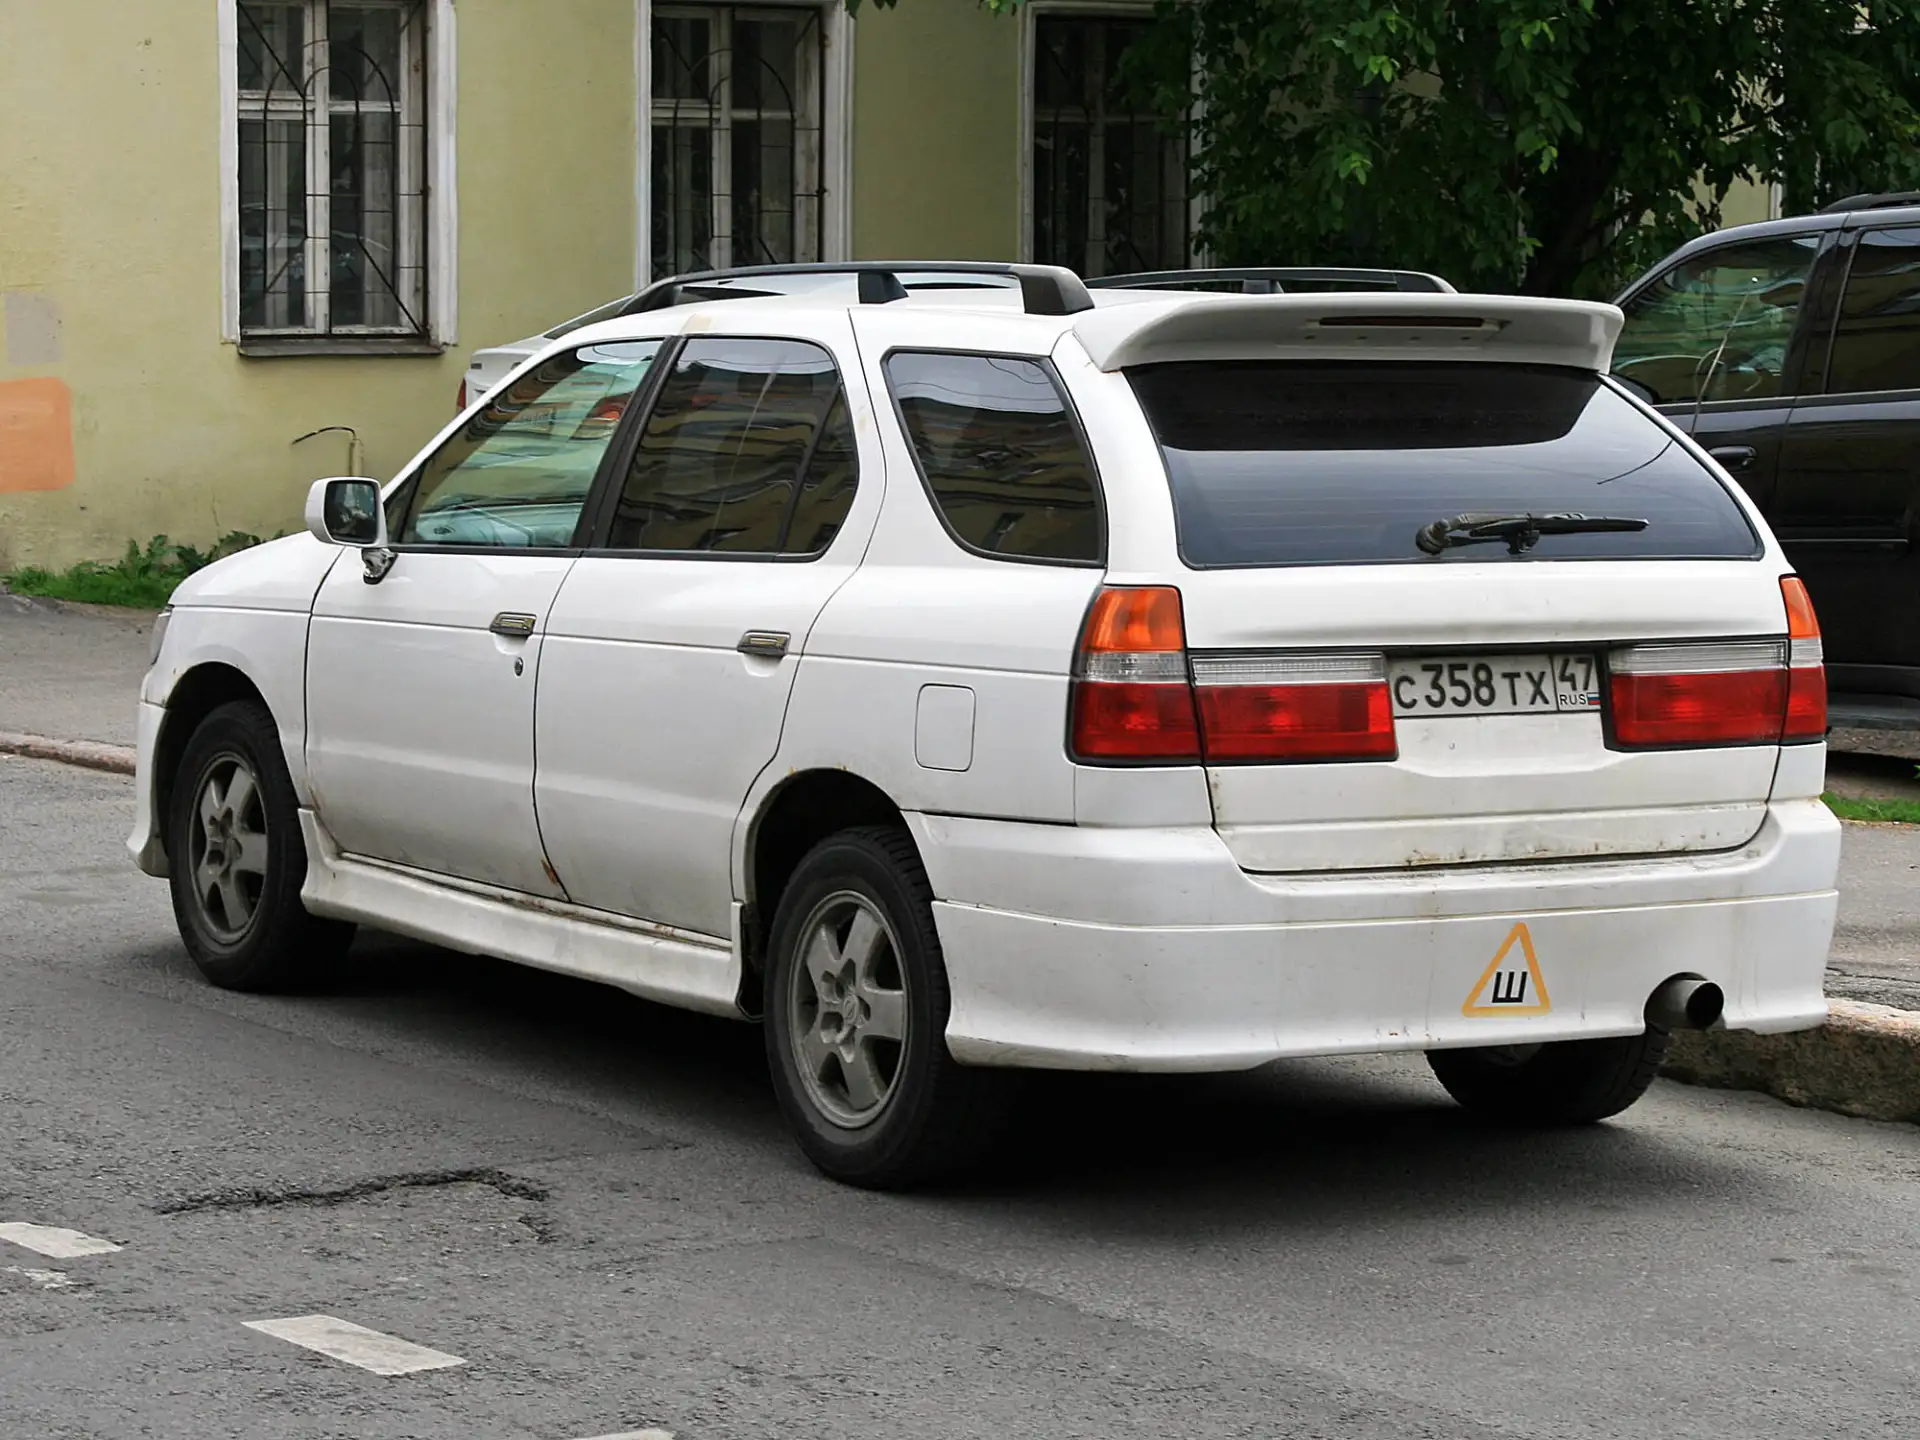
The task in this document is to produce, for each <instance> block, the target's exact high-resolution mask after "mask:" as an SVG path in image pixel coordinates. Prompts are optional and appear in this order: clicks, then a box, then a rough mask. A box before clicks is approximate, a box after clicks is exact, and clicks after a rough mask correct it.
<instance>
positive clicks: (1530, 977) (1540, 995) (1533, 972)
mask: <svg viewBox="0 0 1920 1440" xmlns="http://www.w3.org/2000/svg"><path fill="white" fill-rule="evenodd" d="M1516 951H1517V953H1516ZM1551 1009H1553V1001H1552V1000H1550V999H1548V998H1547V982H1546V979H1545V978H1544V977H1543V976H1542V975H1541V974H1540V957H1539V956H1537V955H1535V954H1534V953H1533V935H1532V934H1531V933H1530V932H1529V931H1528V929H1527V926H1526V922H1525V921H1524V920H1523V921H1521V922H1520V923H1519V924H1517V925H1515V926H1514V927H1513V929H1511V930H1509V931H1508V932H1507V938H1506V939H1505V940H1504V941H1502V942H1501V944H1500V949H1499V950H1498V951H1497V952H1496V953H1495V955H1494V957H1493V959H1492V960H1491V961H1489V962H1488V964H1487V968H1486V969H1485V970H1483V971H1481V972H1480V978H1479V979H1478V980H1476V981H1475V982H1474V984H1473V992H1472V993H1471V994H1469V995H1468V996H1467V1003H1466V1004H1464V1005H1462V1006H1461V1007H1460V1013H1461V1014H1462V1015H1545V1014H1546V1013H1547V1012H1548V1011H1549V1010H1551Z"/></svg>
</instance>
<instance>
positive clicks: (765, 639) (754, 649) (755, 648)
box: [734, 630, 793, 660]
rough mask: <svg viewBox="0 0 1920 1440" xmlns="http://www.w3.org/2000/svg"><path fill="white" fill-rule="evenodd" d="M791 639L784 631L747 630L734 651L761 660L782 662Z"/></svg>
mask: <svg viewBox="0 0 1920 1440" xmlns="http://www.w3.org/2000/svg"><path fill="white" fill-rule="evenodd" d="M792 639H793V637H792V636H791V635H789V634H788V633H787V632H786V631H784V630H749V631H747V633H746V634H744V635H742V636H741V637H740V643H739V644H738V645H736V646H734V649H736V650H738V651H739V652H740V653H741V654H742V655H757V656H759V657H760V658H761V659H762V660H783V659H785V658H786V654H787V645H788V643H789V642H790V641H791V640H792Z"/></svg>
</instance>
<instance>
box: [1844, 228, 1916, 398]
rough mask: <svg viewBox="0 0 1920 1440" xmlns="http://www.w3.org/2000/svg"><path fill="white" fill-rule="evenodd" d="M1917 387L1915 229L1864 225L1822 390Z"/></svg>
mask: <svg viewBox="0 0 1920 1440" xmlns="http://www.w3.org/2000/svg"><path fill="white" fill-rule="evenodd" d="M1915 389H1920V229H1903V230H1869V231H1868V232H1867V233H1866V234H1864V235H1862V236H1861V237H1860V244H1859V248H1858V249H1856V250H1855V251H1854V255H1853V268H1852V269H1851V270H1850V271H1849V272H1848V274H1847V290H1846V296H1845V298H1844V299H1842V300H1841V302H1840V324H1839V327H1838V328H1837V329H1836V330H1835V331H1834V334H1833V358H1832V359H1831V360H1830V361H1829V362H1828V365H1827V391H1828V393H1829V394H1835V395H1838V394H1844V393H1846V392H1848V391H1859V390H1915Z"/></svg>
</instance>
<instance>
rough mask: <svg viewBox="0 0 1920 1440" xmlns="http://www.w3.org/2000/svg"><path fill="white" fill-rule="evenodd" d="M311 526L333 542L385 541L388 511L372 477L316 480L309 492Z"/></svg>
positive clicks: (318, 536) (361, 543) (315, 533)
mask: <svg viewBox="0 0 1920 1440" xmlns="http://www.w3.org/2000/svg"><path fill="white" fill-rule="evenodd" d="M307 529H308V530H309V531H311V532H312V534H313V537H314V539H316V540H324V541H325V542H326V543H327V544H329V545H358V546H361V547H363V548H364V547H366V546H371V545H385V544H386V543H387V513H386V510H385V509H384V508H383V507H382V506H381V504H380V487H379V486H378V485H377V484H375V483H374V482H373V481H371V480H360V479H336V480H316V481H314V482H313V488H312V489H311V490H309V491H308V492H307Z"/></svg>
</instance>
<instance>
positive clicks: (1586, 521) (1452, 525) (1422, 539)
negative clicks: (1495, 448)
mask: <svg viewBox="0 0 1920 1440" xmlns="http://www.w3.org/2000/svg"><path fill="white" fill-rule="evenodd" d="M1646 528H1647V522H1646V521H1645V520H1632V519H1628V518H1627V517H1626V516H1623V515H1581V514H1578V513H1575V512H1558V513H1554V514H1548V515H1534V514H1526V515H1455V516H1454V517H1453V518H1452V519H1451V520H1436V521H1434V522H1433V523H1432V524H1431V525H1422V526H1421V527H1420V528H1419V529H1418V530H1416V531H1415V532H1414V535H1413V543H1414V544H1416V545H1418V546H1419V547H1420V548H1421V549H1422V550H1424V551H1426V552H1427V554H1429V555H1438V554H1439V553H1440V552H1441V551H1442V550H1445V549H1447V548H1448V547H1449V546H1453V545H1484V544H1486V543H1487V542H1488V541H1490V540H1504V541H1506V542H1507V549H1508V551H1509V552H1510V553H1512V554H1514V555H1519V554H1521V553H1522V552H1524V551H1527V550H1531V549H1532V548H1533V547H1534V546H1535V545H1538V544H1539V543H1540V537H1541V536H1542V535H1595V534H1602V533H1605V532H1608V531H1626V530H1644V529H1646Z"/></svg>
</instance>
